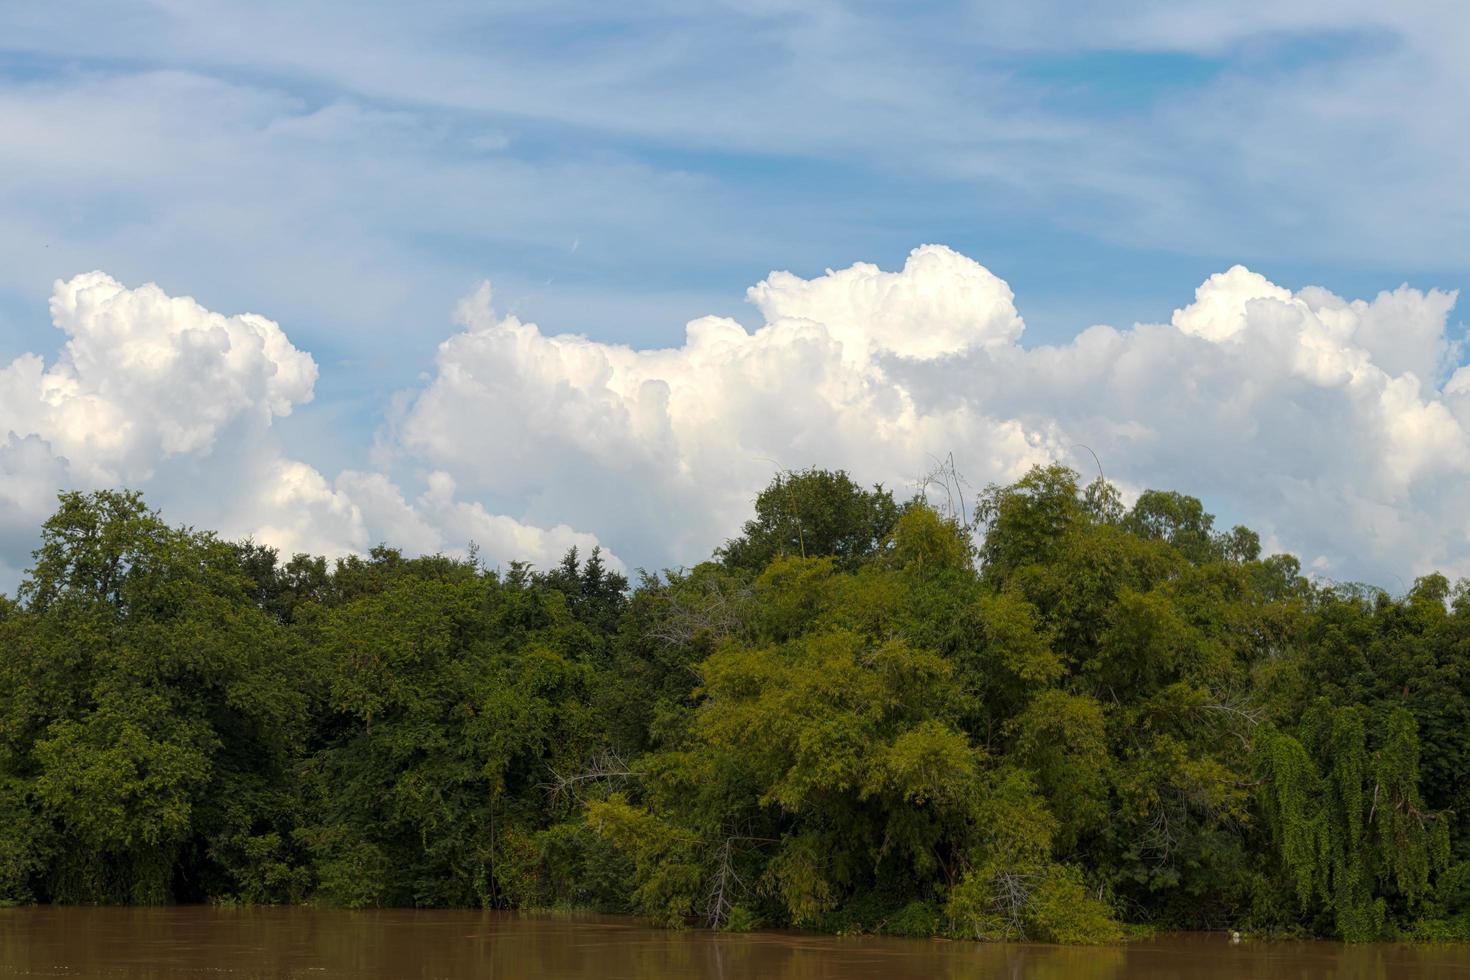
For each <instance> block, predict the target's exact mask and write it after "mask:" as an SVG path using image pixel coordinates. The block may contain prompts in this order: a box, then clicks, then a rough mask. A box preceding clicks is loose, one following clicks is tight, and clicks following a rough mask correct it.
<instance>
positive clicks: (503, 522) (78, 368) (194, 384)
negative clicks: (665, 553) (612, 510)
mask: <svg viewBox="0 0 1470 980" xmlns="http://www.w3.org/2000/svg"><path fill="white" fill-rule="evenodd" d="M51 315H52V322H53V324H54V325H55V327H56V328H57V329H59V330H60V331H62V333H63V334H65V336H66V338H67V339H66V341H65V343H64V344H63V345H62V347H61V350H60V353H59V355H58V356H57V358H56V359H55V361H54V362H53V363H52V364H50V365H49V366H48V365H47V364H46V363H45V361H44V360H43V359H42V358H41V357H39V356H37V355H34V354H24V355H22V356H20V357H18V358H16V359H15V360H14V361H12V362H11V363H10V364H9V365H8V366H5V367H3V368H0V432H3V433H4V441H0V566H3V569H4V570H5V574H6V576H7V579H9V578H13V577H14V574H15V569H18V568H21V567H23V566H24V565H25V563H26V555H27V553H28V552H29V550H30V548H31V547H33V545H34V543H35V540H36V532H37V530H38V527H39V525H40V523H41V522H42V521H43V520H44V519H45V517H46V516H47V515H48V514H49V513H50V511H51V510H52V508H53V507H54V505H55V498H56V493H57V492H58V491H61V490H66V489H83V490H86V489H94V488H99V487H106V486H129V487H133V488H138V489H142V490H144V491H145V493H146V494H147V495H148V497H149V498H150V500H151V501H152V502H154V503H155V504H158V503H162V504H163V505H164V507H165V511H166V514H165V516H166V517H168V518H169V519H170V520H174V521H186V522H189V523H193V524H196V525H202V526H206V527H211V528H215V529H218V530H220V531H221V532H223V533H226V534H229V535H234V536H245V535H250V536H253V537H255V538H256V539H257V540H260V541H262V542H264V543H266V544H270V545H272V546H274V547H277V548H279V549H281V550H282V551H283V552H285V553H287V554H291V553H294V552H297V551H307V552H313V553H326V554H329V555H341V554H346V553H351V552H361V551H365V550H366V549H367V548H368V547H369V546H371V545H372V544H374V543H377V542H378V541H379V540H383V539H385V538H389V537H392V538H393V539H394V540H395V541H397V540H398V538H399V535H402V536H403V538H404V539H405V540H403V541H402V543H403V545H405V546H406V547H408V548H409V549H411V550H414V551H438V550H441V549H444V550H448V551H451V552H456V553H462V552H463V551H464V550H465V546H466V545H467V544H468V543H469V541H470V539H471V538H475V539H476V540H477V541H478V542H479V543H480V544H481V545H482V548H483V549H484V553H485V555H486V557H487V558H489V559H492V560H500V561H508V560H511V559H515V558H528V559H533V560H535V561H537V562H538V563H540V564H549V563H550V562H551V561H554V560H555V558H556V557H559V555H560V554H561V552H564V551H565V549H566V548H567V547H570V546H571V545H573V544H576V545H578V546H580V547H582V548H583V549H584V550H585V549H590V548H591V547H593V546H595V545H596V543H597V542H596V540H595V539H594V538H593V537H592V536H591V535H587V534H580V533H578V532H575V531H573V530H572V529H571V528H568V527H566V526H564V525H559V526H556V527H553V528H551V529H549V530H542V529H539V528H536V527H532V526H529V525H525V524H522V523H520V522H518V521H515V520H513V519H512V518H509V517H494V516H491V515H489V514H486V513H484V512H483V510H477V509H475V508H476V507H477V506H478V505H466V504H464V503H461V502H458V501H456V500H455V499H454V494H453V485H452V482H451V481H450V480H449V479H448V477H435V478H433V479H432V480H431V492H430V493H429V494H426V495H425V496H424V497H423V498H421V499H420V501H419V502H418V503H417V504H416V505H408V504H406V503H404V502H403V499H402V495H401V493H400V492H399V491H398V490H397V488H396V486H394V485H393V484H392V482H391V481H390V480H389V479H388V478H387V477H386V476H384V475H382V474H359V473H354V472H350V471H349V472H344V473H343V474H342V475H341V476H340V477H339V478H338V480H337V481H336V484H335V485H334V484H333V483H332V481H330V480H328V479H327V478H326V477H324V476H323V475H322V474H321V473H320V472H318V470H317V469H315V468H314V467H313V466H311V465H310V464H308V463H305V462H302V461H299V460H295V459H290V458H287V457H286V456H285V455H283V454H282V452H281V450H280V448H279V445H278V443H277V442H276V441H275V440H274V439H273V438H272V437H271V433H270V429H271V427H272V425H273V424H274V422H275V420H277V419H279V418H282V417H285V416H288V415H290V414H291V412H292V409H293V408H294V407H296V406H298V405H301V404H303V403H305V402H307V401H309V400H310V399H311V397H312V394H313V386H314V384H315V381H316V378H317V366H316V363H315V362H314V361H313V359H312V358H311V356H310V355H309V354H306V353H304V352H302V351H300V350H297V349H296V347H294V346H293V345H292V343H291V342H290V340H289V339H288V338H287V336H286V334H285V332H284V331H283V330H282V329H281V327H280V326H279V325H278V324H277V323H275V322H274V321H272V320H269V319H266V318H265V317H262V316H257V315H255V314H248V313H247V314H241V315H237V316H224V315H222V314H219V313H215V312H213V311H211V310H208V309H206V308H204V307H203V306H201V305H200V304H198V303H197V302H195V301H194V300H192V299H189V298H187V297H182V298H181V297H171V296H168V295H167V294H165V293H164V291H163V290H162V289H160V288H159V287H158V286H156V285H153V284H151V283H150V284H147V285H144V286H140V287H138V288H136V289H129V288H127V287H125V286H123V285H122V284H121V283H119V282H118V281H116V280H115V279H113V278H111V277H110V276H107V275H105V274H103V273H101V272H91V273H85V274H83V275H79V276H76V277H74V278H72V279H70V280H67V281H64V282H63V281H58V282H57V283H56V284H55V286H54V289H53V292H52V297H51ZM395 506H396V510H395ZM435 522H438V523H435ZM558 548H560V549H561V550H560V551H557V550H556V549H558ZM611 557H612V556H610V558H611ZM612 560H613V561H614V562H616V559H615V558H612ZM6 584H7V585H9V584H12V583H10V582H8V581H7V583H6Z"/></svg>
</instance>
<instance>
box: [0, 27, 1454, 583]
mask: <svg viewBox="0 0 1470 980" xmlns="http://www.w3.org/2000/svg"><path fill="white" fill-rule="evenodd" d="M1467 40H1470V14H1467V13H1466V12H1464V11H1463V10H1461V9H1460V8H1458V7H1457V6H1455V5H1445V4H1435V3H1422V4H1416V3H1404V4H1397V5H1393V7H1392V9H1388V7H1387V5H1383V4H1378V3H1359V2H1351V0H1345V2H1337V3H1330V4H1329V3H1318V2H1303V0H1296V2H1293V0H1276V2H1270V3H1264V2H1262V3H1257V2H1250V0H1247V2H1238V3H1205V2H1190V0H1182V2H1172V3H1148V2H1145V3H1125V4H1117V5H1107V6H1106V8H1104V7H1102V6H1100V5H1093V4H1081V3H1069V2H1037V3H1032V4H1027V5H994V4H963V3H918V4H888V3H829V2H802V3H786V2H782V0H759V2H751V3H737V2H730V3H713V4H700V3H667V2H650V3H643V4H632V5H606V4H598V5H593V4H582V3H562V2H538V3H524V2H504V3H489V4H485V3H468V2H427V3H418V4H413V5H403V4H362V3H331V2H327V3H320V4H310V5H303V4H298V3H284V2H275V0H266V2H258V3H251V4H241V3H223V2H209V0H205V2H187V3H185V2H171V0H157V2H144V3H107V2H64V0H59V2H53V3H46V4H24V3H18V4H9V5H6V6H5V7H4V8H0V125H3V127H4V129H5V131H6V133H7V137H6V139H5V146H4V148H3V149H0V364H3V363H5V362H7V361H9V360H10V359H11V358H15V357H18V356H20V355H22V354H25V353H28V352H31V353H35V354H37V355H39V356H41V357H43V358H46V359H47V360H48V362H50V361H52V360H54V358H55V357H56V356H57V351H58V348H59V346H60V343H61V341H62V340H64V338H63V337H62V336H61V335H60V334H58V333H57V332H56V329H55V328H54V327H53V325H52V322H51V321H52V318H51V316H50V315H49V314H48V312H47V300H48V297H50V296H51V294H52V283H53V281H55V280H58V279H69V278H70V277H72V276H74V275H76V274H78V273H82V272H86V271H89V270H93V269H100V270H103V271H105V272H107V273H109V274H110V275H111V276H114V277H116V278H117V279H118V280H119V281H120V282H121V283H123V284H124V285H127V286H130V287H136V286H138V285H141V284H142V283H145V282H156V283H158V284H159V286H160V287H162V289H163V290H164V291H165V292H166V293H167V294H169V295H171V296H191V297H194V298H195V299H196V300H198V302H199V304H201V305H202V307H204V308H206V309H208V310H212V311H219V312H222V313H225V314H232V313H239V312H244V311H252V312H257V313H260V314H262V315H264V316H267V317H269V318H271V319H272V320H274V321H276V322H277V323H279V324H280V325H281V328H282V330H283V331H284V332H285V333H286V334H287V335H288V336H289V338H290V341H291V343H293V344H294V345H295V346H296V347H297V348H299V349H300V350H303V351H307V352H309V353H310V354H311V356H312V357H313V358H314V359H315V362H316V363H317V365H318V366H319V369H320V375H319V378H318V380H317V382H316V385H315V389H314V397H313V398H312V400H311V401H310V402H309V403H301V404H297V405H296V406H295V408H294V410H293V412H292V414H291V417H290V419H289V424H287V423H286V422H278V423H276V424H274V425H273V426H272V428H271V434H270V439H271V440H272V441H273V442H275V443H278V444H279V446H280V447H282V449H283V451H284V452H285V453H287V454H288V455H290V456H292V457H293V458H300V459H305V460H308V461H309V462H310V464H311V465H312V466H313V467H314V468H315V469H316V470H318V471H320V472H321V473H324V474H326V475H327V479H328V481H329V482H330V481H331V480H332V476H331V474H333V473H336V472H338V471H341V470H344V469H352V470H354V471H365V470H368V469H372V468H374V467H377V468H386V469H388V470H391V471H392V473H393V475H394V479H395V480H398V481H399V482H400V483H402V484H403V485H404V487H405V490H404V493H405V494H406V495H411V493H412V492H417V489H416V490H414V491H409V490H408V489H406V488H407V486H408V484H409V483H412V484H413V485H414V487H415V488H421V487H422V486H423V485H424V483H423V480H424V478H425V476H424V474H425V473H426V472H427V470H425V468H424V467H425V466H428V464H426V463H423V461H422V460H420V461H418V462H417V463H416V462H413V461H412V460H410V461H409V462H404V459H403V454H399V455H397V456H395V455H394V452H393V451H392V449H391V448H390V449H389V450H385V449H384V446H385V443H388V442H391V441H392V439H391V436H390V435H385V433H386V432H388V431H389V430H391V428H392V424H393V423H392V415H393V412H394V411H396V409H395V407H394V406H395V405H401V404H402V403H403V402H404V400H405V399H408V400H410V401H411V400H413V399H414V398H416V397H417V396H416V395H415V394H414V392H417V391H419V390H421V389H422V388H423V387H424V386H425V385H430V384H432V379H433V377H435V372H436V371H438V370H440V368H438V367H436V360H435V358H436V347H437V345H438V344H439V343H440V342H441V341H444V340H445V339H446V338H447V337H449V336H451V335H452V334H453V333H454V331H455V330H456V327H455V326H454V324H453V323H452V322H451V311H452V310H453V309H454V308H455V307H456V304H458V303H459V302H460V300H461V299H462V298H463V297H464V296H466V295H467V294H470V293H471V292H472V291H473V290H474V289H475V287H476V284H477V283H478V282H480V281H481V280H485V279H488V280H489V281H490V282H491V283H492V284H493V288H494V306H495V309H496V310H497V312H498V314H499V315H504V314H507V313H510V314H514V315H516V316H517V317H519V318H520V319H521V320H525V321H534V322H535V323H537V324H539V326H540V327H541V329H542V331H543V332H544V333H545V334H548V335H550V334H557V333H562V332H574V333H580V334H584V335H585V336H587V337H588V338H589V339H591V340H593V341H598V342H603V343H621V344H628V345H632V346H634V347H638V348H649V347H664V346H672V347H677V346H678V345H680V344H682V343H683V338H684V325H685V323H686V322H687V321H689V320H691V319H694V318H696V317H700V316H704V315H721V316H730V317H734V318H736V319H737V320H739V321H740V322H741V323H743V324H745V325H746V326H747V327H748V328H751V329H754V328H756V327H758V326H760V325H761V323H762V319H761V315H760V314H759V313H758V312H757V311H756V310H755V309H754V308H752V307H751V306H750V304H748V303H747V302H746V301H745V290H746V288H747V287H749V286H751V285H752V284H754V283H757V282H759V281H761V280H762V279H763V278H765V277H766V275H767V274H768V273H769V272H771V271H772V270H790V271H791V272H793V273H795V274H796V275H798V276H800V277H803V278H806V279H811V278H813V277H818V276H821V275H822V273H823V272H824V270H827V269H842V268H845V267H847V266H850V265H851V264H852V263H854V262H869V263H873V264H875V265H877V266H879V267H880V268H882V269H885V270H896V269H900V268H902V267H903V265H904V262H905V259H906V257H907V256H908V254H909V252H910V250H911V249H913V248H915V247H916V246H919V245H921V244H924V243H942V244H945V245H947V246H950V247H951V248H953V249H954V250H956V251H957V252H959V253H962V254H963V255H965V256H969V257H970V258H972V259H974V260H975V261H977V262H979V263H981V264H983V265H984V266H985V267H986V268H987V269H989V270H990V271H991V272H993V273H994V274H995V275H997V276H999V277H1001V278H1003V279H1004V280H1005V281H1006V282H1007V283H1008V284H1009V286H1010V287H1011V289H1012V290H1013V291H1014V294H1015V304H1016V307H1017V308H1018V309H1019V311H1020V314H1021V316H1023V317H1024V319H1025V322H1026V332H1025V334H1024V341H1023V343H1024V344H1025V345H1026V346H1027V347H1031V348H1034V347H1036V346H1038V345H1042V344H1066V343H1068V342H1070V341H1071V340H1072V338H1073V337H1075V336H1076V335H1077V334H1079V333H1080V332H1081V331H1083V330H1084V329H1085V328H1087V327H1088V326H1090V325H1093V324H1099V323H1106V324H1112V325H1114V326H1116V327H1118V328H1119V329H1123V330H1126V329H1128V328H1130V327H1131V326H1132V325H1133V324H1134V323H1137V322H1144V323H1167V322H1169V320H1170V317H1171V314H1172V313H1173V311H1174V310H1175V309H1177V308H1180V307H1183V306H1185V305H1186V304H1188V303H1190V302H1191V300H1192V298H1193V293H1194V289H1195V287H1196V286H1198V285H1199V284H1200V283H1202V282H1203V281H1205V280H1206V278H1207V277H1209V276H1210V275H1211V274H1213V273H1217V272H1222V271H1224V270H1226V269H1227V268H1229V267H1231V266H1232V265H1235V264H1237V263H1240V264H1244V265H1246V266H1248V267H1249V268H1251V269H1252V270H1254V271H1256V272H1259V273H1261V274H1263V275H1265V276H1266V277H1267V278H1269V279H1270V280H1271V281H1272V282H1274V283H1277V284H1280V285H1282V286H1285V287H1288V288H1289V289H1293V290H1296V289H1300V288H1301V287H1304V286H1308V285H1317V286H1322V287H1325V288H1327V289H1329V290H1331V291H1332V292H1334V293H1336V294H1338V295H1340V296H1343V297H1346V298H1349V299H1354V298H1362V299H1369V300H1371V299H1372V298H1373V297H1374V296H1375V295H1376V294H1377V293H1378V292H1379V291H1380V290H1385V289H1388V290H1391V289H1394V288H1395V287H1397V286H1399V285H1400V284H1402V283H1406V282H1407V283H1409V284H1410V285H1412V286H1415V287H1419V288H1421V289H1430V288H1439V289H1442V290H1456V289H1459V288H1461V287H1462V286H1464V285H1465V282H1466V272H1467V269H1470V239H1467V238H1465V236H1464V235H1463V229H1464V227H1466V223H1465V222H1466V218H1467V217H1470V184H1467V183H1466V182H1465V181H1464V179H1463V178H1464V174H1465V173H1466V172H1467V167H1466V164H1467V163H1470V138H1467V137H1466V135H1465V127H1464V125H1463V93H1464V91H1466V84H1467V82H1470V77H1467V76H1470V71H1467V68H1466V67H1465V64H1464V59H1463V57H1462V52H1463V50H1464V48H1465V42H1466V41H1467ZM1444 330H1445V338H1446V342H1447V343H1453V342H1454V341H1456V340H1457V339H1458V338H1459V337H1460V335H1461V334H1462V332H1463V331H1462V330H1461V327H1460V323H1459V317H1458V314H1456V313H1454V312H1451V313H1450V314H1448V317H1447V319H1446V322H1445V324H1444ZM1455 357H1456V358H1457V357H1458V354H1456V355H1455ZM1454 366H1455V364H1454V363H1452V362H1451V361H1446V362H1445V363H1443V364H1441V365H1439V366H1438V368H1436V370H1437V372H1438V374H1439V375H1440V377H1438V378H1434V379H1422V380H1424V381H1425V382H1426V383H1430V382H1443V381H1444V380H1445V378H1447V377H1448V375H1449V373H1450V372H1451V371H1452V370H1453V368H1454ZM404 393H407V394H404ZM4 421H5V420H4V419H0V433H3V430H4V429H5V428H6V426H5V424H4ZM21 434H22V435H23V434H24V433H21ZM43 434H44V433H43ZM799 444H800V441H799V440H798V441H797V442H795V443H793V445H799ZM465 451H466V452H472V451H474V449H473V447H470V446H467V447H466V448H465ZM385 453H386V455H385ZM387 457H393V459H392V461H390V462H388V463H385V462H384V461H383V460H384V459H385V458H387ZM420 464H422V465H420ZM433 465H435V466H439V467H440V468H441V469H443V468H445V467H446V466H447V465H448V464H446V463H445V461H444V460H443V459H440V460H438V462H436V463H434V464H433ZM987 466H988V464H982V465H980V466H978V467H977V470H978V471H979V472H981V473H986V474H989V473H991V470H990V469H987ZM416 467H417V468H416ZM449 468H450V469H452V467H449ZM992 469H993V468H992ZM140 472H142V471H140ZM149 472H150V473H151V472H152V471H151V470H150V471H149ZM994 472H995V473H999V472H1002V470H994ZM1175 475H1176V474H1173V473H1157V474H1154V473H1148V472H1137V473H1133V474H1130V476H1131V478H1132V479H1134V480H1135V481H1136V482H1139V483H1140V484H1147V483H1148V482H1149V481H1151V480H1154V479H1161V478H1164V477H1173V476H1175ZM1186 476H1187V474H1186ZM152 478H153V477H152V476H149V477H147V479H152ZM1197 489H1201V490H1202V491H1203V490H1205V489H1207V488H1197ZM478 492H479V491H476V493H478ZM485 493H486V494H488V495H489V496H488V497H487V498H486V499H485V500H484V503H485V506H486V507H487V508H489V509H490V510H491V511H493V512H495V513H499V512H501V511H504V512H506V513H510V514H514V515H515V516H516V519H517V520H522V519H530V517H534V518H535V519H536V520H537V521H542V522H546V521H552V522H562V521H568V522H573V523H572V524H571V526H573V527H576V528H577V529H578V530H579V531H587V532H593V533H595V532H596V531H597V530H598V529H597V528H585V527H581V526H580V525H579V524H577V523H575V522H574V519H575V518H577V516H578V515H575V514H567V515H561V514H556V513H542V512H539V511H538V505H537V504H536V503H535V502H534V501H532V500H531V499H530V498H529V497H524V496H523V497H519V498H513V499H512V498H504V499H491V498H495V496H496V494H495V493H493V492H491V491H490V490H486V491H485ZM533 496H534V495H533ZM1224 496H1225V498H1226V500H1225V507H1224V508H1223V509H1226V510H1228V509H1230V507H1232V506H1236V505H1235V504H1232V503H1231V500H1232V499H1234V498H1232V497H1231V495H1230V493H1229V492H1228V490H1227V492H1226V493H1225V494H1224ZM170 499H171V500H172V499H174V498H170ZM477 499H479V498H477ZM1241 499H1244V498H1241ZM1250 499H1252V500H1255V501H1257V502H1259V501H1260V500H1264V498H1257V497H1251V498H1250ZM177 506H178V507H179V508H180V509H181V510H184V511H187V510H188V509H189V508H188V505H187V503H185V502H180V503H179V504H178V505H177ZM1239 506H1241V507H1243V506H1245V505H1244V504H1239ZM1241 516H1242V517H1249V516H1252V515H1241ZM1265 516H1266V517H1267V519H1268V520H1269V519H1270V517H1271V515H1265ZM635 538H636V536H634V535H632V534H631V532H630V536H627V537H624V538H623V539H622V540H620V541H619V542H618V545H617V546H618V548H619V549H620V550H621V551H625V552H626V551H630V550H635V551H636V550H639V548H640V546H639V545H637V544H636V541H635ZM647 556H648V557H649V558H650V560H653V559H657V560H664V559H667V558H670V557H671V556H673V553H672V552H671V551H669V550H668V549H664V548H649V549H647ZM1364 567H1368V568H1378V567H1386V566H1385V565H1382V564H1381V563H1379V564H1374V563H1373V562H1369V563H1367V565H1365V566H1364Z"/></svg>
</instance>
